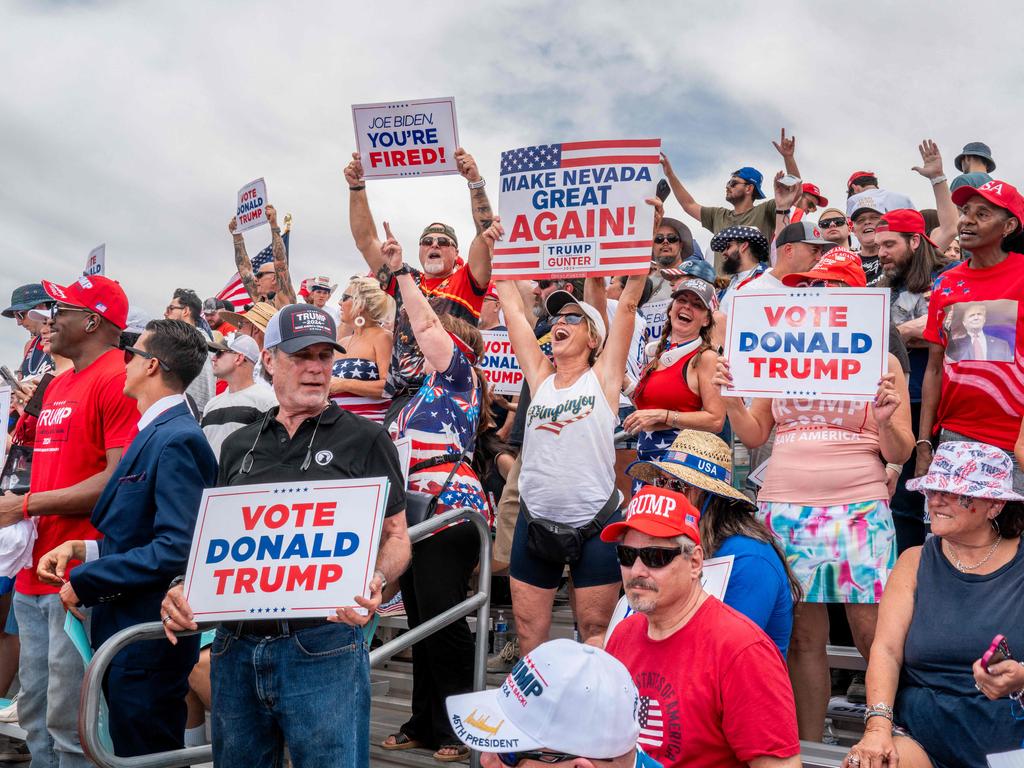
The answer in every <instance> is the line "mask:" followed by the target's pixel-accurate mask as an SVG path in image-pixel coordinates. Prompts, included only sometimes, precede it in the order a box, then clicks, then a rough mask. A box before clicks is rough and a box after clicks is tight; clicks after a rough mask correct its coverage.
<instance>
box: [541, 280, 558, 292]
mask: <svg viewBox="0 0 1024 768" xmlns="http://www.w3.org/2000/svg"><path fill="white" fill-rule="evenodd" d="M554 282H555V281H554V280H538V281H537V287H538V288H540V289H541V290H542V291H543V290H546V289H548V288H550V287H551V286H552V285H553V284H554Z"/></svg>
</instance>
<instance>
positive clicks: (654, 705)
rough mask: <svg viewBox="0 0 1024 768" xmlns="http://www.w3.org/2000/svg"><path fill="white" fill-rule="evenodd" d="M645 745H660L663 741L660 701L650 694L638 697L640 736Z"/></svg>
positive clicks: (662, 719) (663, 727)
mask: <svg viewBox="0 0 1024 768" xmlns="http://www.w3.org/2000/svg"><path fill="white" fill-rule="evenodd" d="M637 741H638V742H639V743H641V744H643V745H644V746H646V747H655V748H656V747H660V746H661V745H662V744H663V743H664V741H665V720H664V716H663V715H662V712H661V702H659V701H658V700H657V699H655V698H653V697H651V696H641V697H640V738H639V739H637Z"/></svg>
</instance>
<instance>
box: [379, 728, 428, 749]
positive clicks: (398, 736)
mask: <svg viewBox="0 0 1024 768" xmlns="http://www.w3.org/2000/svg"><path fill="white" fill-rule="evenodd" d="M389 739H392V740H393V741H391V743H388V740H389ZM422 746H423V743H422V742H420V741H416V740H415V739H410V738H409V737H408V736H406V735H405V734H404V733H402V732H401V731H399V732H398V733H392V734H391V735H390V736H388V737H387V739H384V741H382V742H381V743H380V747H381V749H389V750H399V749H416V748H417V747H422Z"/></svg>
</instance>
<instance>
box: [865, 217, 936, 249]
mask: <svg viewBox="0 0 1024 768" xmlns="http://www.w3.org/2000/svg"><path fill="white" fill-rule="evenodd" d="M886 230H888V231H889V232H899V233H900V234H904V235H920V236H921V237H923V238H924V239H925V240H927V241H928V242H929V243H931V244H932V245H935V241H933V240H932V239H931V238H930V237H928V233H927V232H926V231H925V223H924V216H922V215H921V213H920V212H919V211H915V210H914V209H913V208H895V209H893V210H891V211H887V212H886V214H885V215H884V216H883V217H882V218H881V219H880V220H879V222H878V224H876V225H875V231H876V232H884V231H886ZM935 247H936V248H938V246H937V245H936V246H935Z"/></svg>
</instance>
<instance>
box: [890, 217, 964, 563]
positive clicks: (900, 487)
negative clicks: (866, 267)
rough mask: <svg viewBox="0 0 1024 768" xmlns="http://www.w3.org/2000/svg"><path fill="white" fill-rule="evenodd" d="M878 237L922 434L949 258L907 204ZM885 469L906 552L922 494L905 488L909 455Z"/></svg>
mask: <svg viewBox="0 0 1024 768" xmlns="http://www.w3.org/2000/svg"><path fill="white" fill-rule="evenodd" d="M875 243H876V244H877V246H878V259H879V262H880V264H881V266H882V272H883V275H884V277H883V279H882V282H881V285H883V286H886V287H888V288H889V290H890V293H889V299H890V305H889V308H890V314H891V318H892V322H893V323H894V324H895V326H896V329H897V330H898V331H899V333H900V336H901V337H902V338H903V341H904V342H905V343H906V345H907V351H908V356H909V360H910V375H909V377H908V380H907V381H908V384H909V386H910V418H911V423H912V425H913V429H914V434H918V432H917V430H918V427H919V426H920V420H921V383H922V381H923V380H924V372H925V369H926V368H927V367H928V343H927V342H926V341H925V340H924V327H925V323H926V321H927V319H928V298H929V296H930V295H931V289H932V284H933V283H934V282H935V279H936V278H937V277H938V276H939V275H940V274H941V273H942V272H944V271H945V270H946V269H949V267H950V266H951V263H950V261H949V260H948V259H947V258H946V257H945V256H944V255H943V254H942V253H941V252H940V251H939V250H938V249H937V248H936V247H935V244H934V243H933V242H932V240H931V239H930V238H929V237H928V235H927V234H925V221H924V217H923V216H922V215H921V214H920V213H918V212H917V211H915V210H912V209H909V208H900V209H897V210H895V211H889V212H888V213H886V214H885V216H883V217H882V218H881V219H880V220H879V222H878V225H877V226H876V228H875ZM886 475H887V479H888V481H889V487H890V488H892V487H893V483H894V482H895V484H896V485H895V488H896V491H895V493H894V494H893V496H892V501H891V507H892V515H893V523H894V524H895V527H896V547H897V549H898V550H899V552H903V550H905V549H906V548H907V547H911V546H916V545H918V544H922V543H924V536H925V526H924V497H923V496H922V495H921V494H919V493H911V492H908V491H907V489H906V483H907V480H909V479H911V478H912V477H913V476H914V464H913V462H909V461H908V462H907V463H906V464H904V466H903V468H902V470H901V469H898V468H897V467H895V466H894V467H887V468H886Z"/></svg>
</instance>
